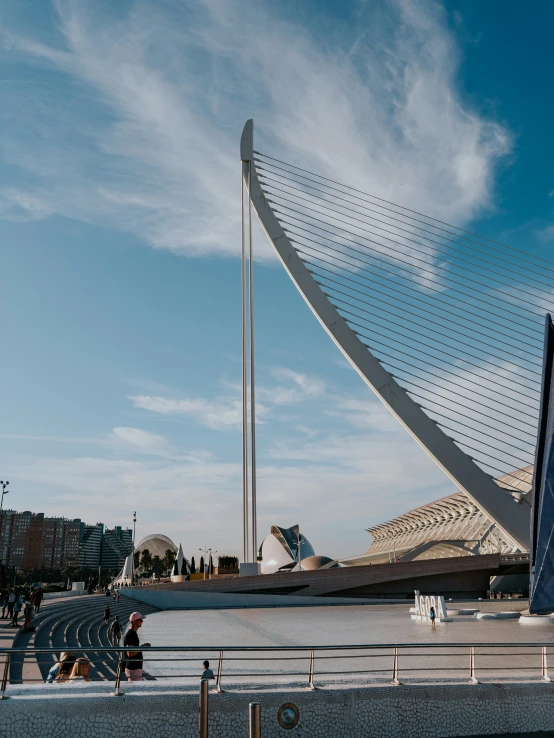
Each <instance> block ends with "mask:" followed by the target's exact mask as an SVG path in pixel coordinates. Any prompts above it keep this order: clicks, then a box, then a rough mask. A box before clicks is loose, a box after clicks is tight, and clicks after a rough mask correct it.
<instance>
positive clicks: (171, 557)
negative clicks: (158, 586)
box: [162, 548, 177, 572]
mask: <svg viewBox="0 0 554 738" xmlns="http://www.w3.org/2000/svg"><path fill="white" fill-rule="evenodd" d="M176 558H177V554H176V553H175V551H172V550H171V549H170V548H168V549H167V551H166V552H165V554H164V557H163V559H162V561H163V565H164V567H165V570H166V571H168V572H171V570H172V569H173V566H174V564H175V559H176Z"/></svg>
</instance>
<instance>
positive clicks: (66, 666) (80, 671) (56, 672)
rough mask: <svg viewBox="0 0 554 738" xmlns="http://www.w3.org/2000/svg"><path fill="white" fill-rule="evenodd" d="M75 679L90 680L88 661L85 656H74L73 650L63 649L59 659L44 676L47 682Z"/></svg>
mask: <svg viewBox="0 0 554 738" xmlns="http://www.w3.org/2000/svg"><path fill="white" fill-rule="evenodd" d="M75 679H84V680H85V681H86V682H88V681H90V661H89V659H87V658H75V654H74V653H73V651H63V652H62V653H61V654H60V660H59V661H58V663H57V664H55V665H54V666H53V667H52V668H51V669H50V671H49V672H48V676H47V677H46V681H47V682H48V684H52V683H53V682H69V681H73V680H75Z"/></svg>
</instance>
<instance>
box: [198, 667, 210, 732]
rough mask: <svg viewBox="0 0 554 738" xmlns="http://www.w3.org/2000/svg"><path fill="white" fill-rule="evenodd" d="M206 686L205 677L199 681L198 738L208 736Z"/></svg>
mask: <svg viewBox="0 0 554 738" xmlns="http://www.w3.org/2000/svg"><path fill="white" fill-rule="evenodd" d="M208 687H209V682H208V680H207V679H202V681H201V682H200V709H199V731H198V735H199V736H200V738H208V694H209V691H208Z"/></svg>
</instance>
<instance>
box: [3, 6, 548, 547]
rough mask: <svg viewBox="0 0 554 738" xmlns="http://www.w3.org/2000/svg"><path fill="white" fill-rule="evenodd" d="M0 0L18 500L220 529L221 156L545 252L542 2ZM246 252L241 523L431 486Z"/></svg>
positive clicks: (160, 528)
mask: <svg viewBox="0 0 554 738" xmlns="http://www.w3.org/2000/svg"><path fill="white" fill-rule="evenodd" d="M517 10H518V9H517V8H516V6H515V5H514V6H513V7H512V6H510V4H506V3H502V4H500V3H498V2H490V3H480V2H463V3H462V2H448V3H446V4H445V5H441V4H439V3H432V2H402V0H391V1H390V2H383V3H379V4H377V3H373V2H352V3H348V4H344V3H340V2H335V1H334V0H333V1H331V2H325V3H323V2H304V3H295V2H291V1H288V0H281V1H280V2H273V3H269V2H257V3H249V2H233V1H228V0H227V1H225V2H223V0H220V1H219V2H218V1H216V0H199V1H198V2H195V3H186V2H181V1H180V0H164V1H162V2H138V1H136V2H135V1H131V0H125V2H120V3H117V4H114V3H109V2H101V1H100V0H99V1H98V2H95V3H87V2H84V1H83V2H80V1H79V0H75V1H73V2H63V1H60V2H47V1H46V0H45V1H44V2H40V3H39V2H36V1H31V0H8V2H5V3H3V5H2V8H1V9H0V65H1V80H2V82H1V83H0V264H1V274H2V278H1V285H2V286H1V289H0V310H1V316H2V322H1V325H2V340H1V344H0V345H1V346H2V382H1V384H0V407H1V408H2V414H1V428H0V441H1V444H0V475H1V476H2V478H5V477H8V478H9V479H10V486H11V489H12V492H11V493H10V495H9V497H8V498H7V499H6V502H7V503H9V505H10V506H13V507H15V508H17V509H31V510H35V511H39V510H40V511H43V512H45V513H46V514H51V515H65V516H68V517H81V518H82V519H84V520H86V521H88V522H96V521H97V520H101V521H103V522H106V523H107V524H108V525H114V524H123V525H125V524H126V523H129V524H130V522H131V512H132V510H133V509H137V510H138V511H139V524H138V535H139V536H142V535H146V534H148V533H153V532H161V533H165V534H167V535H169V536H171V537H172V538H173V539H174V540H175V541H176V542H182V543H183V546H184V548H185V550H186V551H188V552H189V555H190V554H192V553H193V552H194V551H195V550H196V549H197V548H198V547H199V546H203V545H208V546H212V547H214V548H217V549H218V551H219V552H220V553H236V554H238V553H239V551H240V546H241V532H240V498H241V470H240V458H241V455H240V454H241V446H240V444H241V436H240V426H239V420H240V394H239V382H240V343H239V342H240V263H239V260H238V258H237V257H238V253H239V249H240V221H239V217H240V210H239V208H240V205H239V201H240V191H239V176H240V167H239V160H238V142H239V137H240V132H241V129H242V126H243V124H244V121H245V120H246V118H248V117H251V116H254V118H255V125H256V145H257V147H258V148H260V149H262V150H263V151H266V152H267V153H275V155H277V156H279V157H281V158H284V159H286V160H288V161H294V162H296V163H298V164H299V165H300V166H307V167H308V168H310V169H313V170H315V171H318V172H321V173H322V174H326V175H328V176H333V177H335V178H338V179H341V180H343V181H344V180H346V181H348V182H349V183H352V184H354V185H356V186H360V187H361V188H362V189H364V190H367V191H371V192H374V193H375V194H378V195H381V196H383V197H386V198H388V199H391V200H393V201H396V202H399V203H401V204H405V205H407V206H408V207H413V208H414V209H416V210H417V209H419V210H422V211H423V212H427V213H429V214H430V215H433V216H436V217H439V218H442V219H445V220H447V221H450V222H454V223H456V224H458V225H461V226H465V227H471V228H475V229H477V230H478V231H479V232H481V233H483V234H485V235H488V236H491V237H494V238H495V239H498V240H505V241H507V242H509V243H510V244H511V245H514V246H517V247H518V248H523V249H526V250H529V251H531V252H533V253H536V254H540V255H542V256H543V257H546V258H550V253H551V250H552V244H553V243H554V216H553V211H554V177H553V175H552V171H553V167H552V163H553V158H554V155H553V150H552V136H551V125H550V121H551V119H552V105H553V103H552V100H551V99H550V97H549V95H548V90H549V89H550V87H551V80H552V75H553V71H554V70H553V66H554V63H553V60H552V55H551V52H550V51H549V48H550V46H549V45H550V39H549V36H548V33H549V28H551V26H552V21H553V17H552V16H553V14H554V11H553V10H552V9H551V6H550V4H549V3H547V2H531V3H529V4H528V5H527V6H526V12H525V13H519V12H517ZM255 248H256V251H257V255H258V257H257V265H256V297H257V302H256V306H257V361H258V367H259V368H258V382H259V390H258V397H259V405H260V406H259V416H260V424H259V434H258V444H259V465H260V469H259V524H260V537H261V536H262V535H263V534H265V532H266V531H267V530H268V527H269V525H270V524H271V523H273V522H275V523H277V524H281V525H286V526H288V525H292V524H294V523H296V522H298V523H300V525H301V526H302V528H303V530H304V532H305V534H306V535H307V537H308V538H310V540H312V542H313V544H314V546H315V548H316V550H317V551H318V552H319V553H322V554H326V555H330V556H339V555H348V554H354V553H361V552H362V551H363V550H364V549H365V548H366V547H367V545H368V543H369V540H370V539H369V536H368V535H367V533H365V532H364V528H365V527H367V526H369V525H371V524H375V523H377V522H381V521H383V520H385V519H389V518H391V517H393V516H394V515H396V514H400V513H402V512H405V511H407V510H408V509H410V508H412V507H415V506H417V505H419V504H421V503H423V502H427V501H430V500H433V499H436V498H438V497H440V496H442V495H445V494H450V493H452V492H453V491H454V488H453V486H452V485H451V483H450V482H449V481H448V480H447V479H446V478H445V477H444V476H443V474H442V473H441V472H440V471H439V470H438V469H437V468H436V467H435V465H434V464H433V463H432V462H431V461H430V460H429V459H428V458H427V457H426V455H425V454H424V452H423V451H422V450H421V449H419V447H418V446H417V445H416V444H415V443H414V442H413V441H412V440H411V439H410V438H409V437H408V436H407V434H406V433H405V432H404V431H403V430H402V429H401V428H400V427H399V426H398V425H397V424H396V423H395V421H393V419H392V418H390V417H389V416H388V414H387V413H386V411H385V410H384V409H383V408H382V406H381V405H380V403H379V402H377V401H376V400H375V399H374V398H373V396H372V395H371V393H370V392H369V390H367V388H366V387H365V386H364V385H363V384H362V382H361V380H360V379H359V378H358V377H357V376H356V375H355V374H354V372H353V371H352V370H351V369H350V368H349V367H348V366H347V365H346V363H345V362H344V361H343V359H342V358H341V356H340V355H339V353H338V351H337V350H336V348H335V347H334V346H333V345H332V344H331V342H330V341H329V340H328V338H327V337H326V335H325V334H324V333H323V331H322V330H321V329H320V327H319V326H318V324H317V323H316V321H315V319H314V318H313V316H312V315H311V313H310V312H309V310H308V309H307V308H306V306H305V304H304V302H303V301H302V299H301V298H300V296H299V295H298V294H297V293H296V291H295V289H294V287H293V285H292V284H291V283H290V281H289V279H288V277H287V276H286V274H285V273H284V272H283V270H282V269H281V268H280V267H279V265H278V264H277V262H276V260H275V258H274V256H273V255H272V253H271V252H270V249H269V247H268V245H267V244H266V242H265V240H264V236H263V234H262V233H261V232H259V231H258V232H256V234H255Z"/></svg>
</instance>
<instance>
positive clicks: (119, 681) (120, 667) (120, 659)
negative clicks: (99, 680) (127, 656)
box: [112, 651, 123, 697]
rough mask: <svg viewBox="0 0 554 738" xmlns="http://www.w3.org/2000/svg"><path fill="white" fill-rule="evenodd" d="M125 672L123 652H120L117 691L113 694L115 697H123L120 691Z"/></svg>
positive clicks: (116, 676) (116, 680) (116, 677)
mask: <svg viewBox="0 0 554 738" xmlns="http://www.w3.org/2000/svg"><path fill="white" fill-rule="evenodd" d="M122 671H123V651H120V652H119V661H118V662H117V672H116V675H115V689H114V691H113V692H112V695H113V696H114V697H121V695H122V694H123V692H122V691H121V690H120V689H119V685H120V684H121V672H122Z"/></svg>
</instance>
